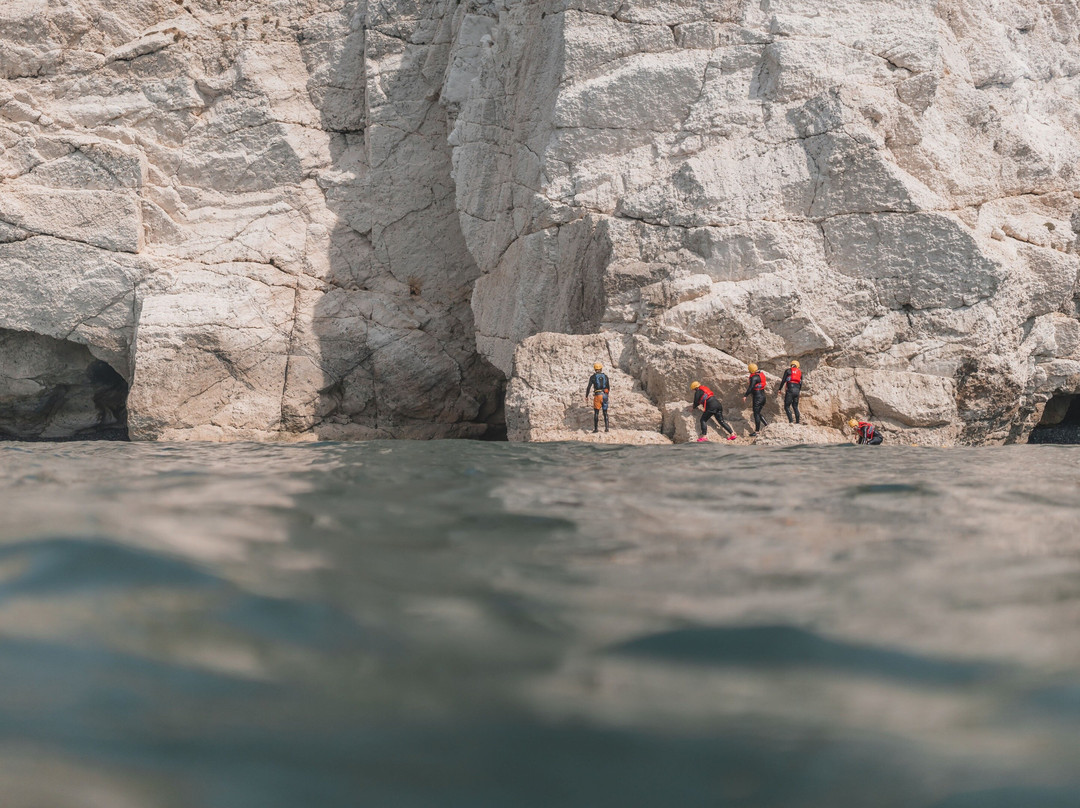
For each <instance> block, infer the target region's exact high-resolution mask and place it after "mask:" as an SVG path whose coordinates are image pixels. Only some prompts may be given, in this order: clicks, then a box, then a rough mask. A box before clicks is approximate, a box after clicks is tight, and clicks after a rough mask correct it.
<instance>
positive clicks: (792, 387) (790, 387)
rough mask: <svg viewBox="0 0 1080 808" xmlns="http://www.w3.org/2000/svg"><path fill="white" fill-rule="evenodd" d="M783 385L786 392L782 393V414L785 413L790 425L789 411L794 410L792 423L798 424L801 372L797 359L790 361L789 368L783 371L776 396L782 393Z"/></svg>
mask: <svg viewBox="0 0 1080 808" xmlns="http://www.w3.org/2000/svg"><path fill="white" fill-rule="evenodd" d="M785 384H786V385H787V392H786V393H784V412H785V413H787V422H788V423H789V424H790V423H792V418H791V411H792V410H794V411H795V419H794V423H796V424H797V423H800V421H799V395H800V394H801V393H802V370H801V368H800V367H799V360H798V359H792V360H791V367H790V368H788V369H787V370H785V371H784V378H782V379H781V380H780V386H779V387H777V388H776V393H777V395H779V394H780V393H783V392H784V385H785Z"/></svg>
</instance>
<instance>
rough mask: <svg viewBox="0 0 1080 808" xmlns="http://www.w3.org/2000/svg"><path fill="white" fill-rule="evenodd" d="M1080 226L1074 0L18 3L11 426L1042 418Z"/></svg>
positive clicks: (1075, 324)
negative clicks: (798, 411)
mask: <svg viewBox="0 0 1080 808" xmlns="http://www.w3.org/2000/svg"><path fill="white" fill-rule="evenodd" d="M1078 233H1080V3H1078V2H1077V0H1065V2H1055V3H1047V2H1041V1H1040V0H935V1H934V2H931V0H764V2H761V1H760V0H753V2H749V0H665V1H664V2H660V1H659V0H618V2H616V1H615V0H558V2H556V1H555V0H499V1H498V2H483V1H481V0H460V1H459V2H449V0H412V1H411V2H410V1H409V0H388V1H387V2H382V3H378V4H376V3H370V2H364V0H270V1H269V2H254V1H253V0H142V2H139V3H135V2H130V0H9V2H7V3H4V4H3V5H0V272H3V277H4V279H5V280H4V292H5V294H4V296H3V299H2V300H0V430H6V431H7V433H9V434H14V435H22V436H50V435H61V434H65V430H66V434H78V435H89V434H90V433H92V432H94V431H95V430H98V431H101V430H105V431H108V430H113V429H115V428H116V424H117V423H119V422H120V421H122V420H126V423H127V424H128V426H129V428H130V432H131V434H132V436H133V437H136V438H198V439H232V438H255V439H269V438H274V439H296V438H305V437H323V438H364V437H378V436H383V437H443V436H446V437H466V436H479V435H482V434H485V433H486V434H491V433H492V432H493V431H495V432H497V431H498V429H499V425H500V421H501V406H500V405H501V399H502V393H503V388H504V385H506V391H507V392H506V415H505V417H506V425H507V428H508V432H509V435H510V437H511V438H512V439H558V438H561V437H568V436H573V435H576V434H578V432H579V430H580V429H581V428H583V427H585V426H587V425H588V423H589V422H591V416H590V414H589V411H588V408H587V406H586V402H585V398H584V386H585V382H586V380H587V378H588V375H589V373H590V370H589V369H590V368H591V365H592V362H593V361H596V360H599V361H603V362H605V364H606V365H607V366H608V370H610V371H611V375H612V381H613V390H612V410H611V413H612V422H613V426H614V427H616V428H617V429H619V430H629V431H628V432H627V433H626V435H625V437H626V439H627V440H642V441H644V440H646V439H648V440H653V439H663V438H662V436H663V435H666V436H667V438H674V439H682V436H683V433H684V432H685V431H686V426H685V423H683V422H682V421H680V420H679V419H680V418H685V414H684V413H683V414H679V413H680V412H681V409H682V408H684V407H685V404H686V403H687V385H688V384H689V382H690V381H691V380H693V379H695V378H697V379H701V380H702V381H707V382H709V383H710V384H711V385H712V386H713V387H714V389H718V390H719V391H721V393H722V395H723V397H724V402H725V406H726V410H727V414H728V415H729V416H730V419H734V420H736V421H738V422H739V423H740V424H744V423H745V421H746V418H747V416H748V414H749V413H748V410H747V409H745V408H744V405H743V403H742V401H741V399H740V395H741V392H742V388H743V387H744V386H745V375H746V374H745V369H744V368H745V364H746V362H747V361H756V362H757V363H758V364H759V365H761V366H762V367H763V368H764V369H765V371H766V373H767V374H768V375H769V376H770V378H771V379H773V380H775V379H776V378H777V377H778V375H779V373H780V372H781V371H782V369H783V368H784V367H786V366H787V363H788V361H789V360H790V359H791V358H798V359H800V361H801V362H802V365H803V368H804V370H805V371H806V373H807V384H806V385H805V391H804V396H803V403H802V410H803V414H804V420H806V421H807V422H808V423H809V424H811V425H816V426H818V427H829V428H836V427H839V426H840V424H841V423H842V421H843V420H846V418H848V417H850V416H852V415H858V416H860V417H867V416H869V417H871V418H872V419H873V420H874V421H875V422H876V423H878V424H879V425H880V426H881V428H882V429H883V431H884V432H886V434H887V435H889V437H890V438H892V439H895V440H902V441H904V442H913V443H942V444H949V443H985V442H1002V441H1010V440H1021V439H1024V437H1025V436H1026V434H1027V432H1028V431H1029V430H1030V429H1031V427H1032V426H1033V425H1034V424H1035V423H1037V422H1038V421H1039V419H1040V417H1042V416H1043V409H1044V407H1045V405H1046V403H1047V402H1048V401H1050V400H1051V398H1052V397H1053V396H1054V395H1055V394H1074V393H1077V392H1080V314H1078V299H1080V286H1078V272H1080V255H1078V248H1077V244H1078V238H1080V236H1078ZM80 351H82V352H81V353H80ZM34 356H36V357H39V359H38V360H34V361H31V360H32V357H34ZM98 363H105V365H106V366H107V367H108V368H110V369H112V370H113V371H115V373H116V374H118V376H119V377H121V378H122V379H123V380H124V381H125V382H126V383H128V384H130V385H131V390H130V395H129V397H128V399H127V402H126V411H125V412H124V413H123V414H122V415H121V414H118V410H117V408H116V406H112V405H111V402H113V399H114V398H115V396H116V393H115V388H116V384H115V379H113V378H112V377H110V380H109V381H108V382H104V381H101V379H102V378H104V377H103V376H102V375H101V374H102V368H101V365H100V364H98ZM95 368H96V370H94V369H95ZM94 373H97V376H94ZM80 374H82V375H81V376H80ZM91 377H94V378H97V379H99V382H92V381H91ZM80 379H82V380H83V381H82V382H81V383H80V381H79V380H80ZM80 384H81V385H82V387H86V386H87V385H89V388H88V389H89V390H90V392H86V390H82V387H80ZM95 385H97V386H95ZM102 385H104V386H102ZM110 385H111V386H110ZM58 390H66V391H69V393H70V395H67V394H64V395H61V394H58V393H57V391H58ZM80 390H82V392H79V391H80ZM105 390H111V391H113V392H103V391H105ZM95 395H96V396H97V398H96V399H95ZM65 396H66V397H65ZM94 400H97V401H99V403H100V406H98V405H93V406H91V405H88V404H87V403H86V402H88V401H89V402H93V401H94ZM1058 401H1060V399H1058ZM47 402H51V404H49V405H48V406H46V403H47ZM65 402H67V403H65ZM107 404H109V406H107ZM1055 406H1058V405H1055ZM1051 409H1053V407H1052V408H1051ZM34 412H41V413H45V415H42V416H40V417H39V418H38V420H37V422H36V423H35V422H34V418H33V417H32V415H30V414H32V413H34ZM767 413H770V414H771V417H772V418H773V419H774V420H775V419H777V418H781V419H782V418H783V416H782V415H781V414H780V413H779V410H778V408H777V403H776V402H775V401H774V400H770V403H769V409H768V410H767ZM680 424H682V426H680ZM13 425H15V426H13ZM0 434H3V432H0ZM821 434H825V433H821ZM837 434H839V433H837ZM635 435H638V436H645V435H648V436H651V437H648V438H645V437H634V436H635ZM819 437H820V436H819Z"/></svg>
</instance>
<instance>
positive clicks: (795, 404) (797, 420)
mask: <svg viewBox="0 0 1080 808" xmlns="http://www.w3.org/2000/svg"><path fill="white" fill-rule="evenodd" d="M801 392H802V391H797V392H796V393H795V395H793V396H792V397H791V409H793V410H795V423H797V424H801V423H802V417H801V416H800V415H799V395H800V394H801Z"/></svg>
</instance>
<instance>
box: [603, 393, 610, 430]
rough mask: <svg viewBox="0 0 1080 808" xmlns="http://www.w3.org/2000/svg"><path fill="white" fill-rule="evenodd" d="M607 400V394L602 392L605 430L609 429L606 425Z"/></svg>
mask: <svg viewBox="0 0 1080 808" xmlns="http://www.w3.org/2000/svg"><path fill="white" fill-rule="evenodd" d="M607 401H608V394H607V393H604V431H605V432H610V431H611V430H610V428H609V427H608V416H607Z"/></svg>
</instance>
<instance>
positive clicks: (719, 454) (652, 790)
mask: <svg viewBox="0 0 1080 808" xmlns="http://www.w3.org/2000/svg"><path fill="white" fill-rule="evenodd" d="M0 525H2V527H0V803H2V804H3V805H4V806H5V808H31V807H33V808H40V807H41V806H45V807H46V808H69V807H70V808H76V807H77V808H87V807H88V806H90V807H96V806H101V808H128V807H129V806H131V807H132V808H135V807H139V808H158V807H159V806H160V807H161V808H203V807H204V806H205V807H206V808H306V807H307V806H311V807H312V808H338V806H393V808H411V807H412V806H439V807H440V808H443V807H453V806H462V808H466V807H467V808H479V807H484V806H491V807H492V808H495V807H496V806H498V807H499V808H530V807H531V806H537V807H538V808H539V807H540V806H544V807H545V808H546V807H548V806H590V808H592V807H596V806H608V805H611V806H747V807H750V806H754V807H755V808H756V807H758V806H761V807H763V808H767V807H771V806H777V807H778V808H779V807H780V806H783V807H784V808H790V807H791V806H822V807H823V808H824V807H825V806H828V808H846V807H847V806H852V808H854V807H856V806H858V807H859V808H862V807H863V806H873V807H874V808H888V807H889V806H904V807H905V808H907V807H909V806H928V807H929V806H935V807H936V808H1005V807H1006V806H1010V807H1011V806H1023V808H1046V807H1047V806H1055V808H1057V807H1058V806H1061V807H1062V808H1064V806H1069V808H1075V806H1078V805H1080V447H1059V446H1015V447H1002V448H982V449H928V448H905V447H894V446H887V445H886V446H882V447H856V446H824V447H790V448H775V449H762V448H754V447H736V446H729V445H724V446H720V445H716V444H711V445H702V446H697V445H690V446H671V447H611V446H594V445H584V444H549V445H509V444H490V443H487V444H485V443H474V442H464V441H461V442H434V443H414V442H372V443H362V444H310V445H294V446H266V445H252V444H233V445H199V444H177V445H163V444H124V443H112V444H105V443H95V444H79V443H69V444H51V445H44V444H36V445H30V444H3V445H0Z"/></svg>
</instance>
